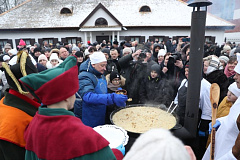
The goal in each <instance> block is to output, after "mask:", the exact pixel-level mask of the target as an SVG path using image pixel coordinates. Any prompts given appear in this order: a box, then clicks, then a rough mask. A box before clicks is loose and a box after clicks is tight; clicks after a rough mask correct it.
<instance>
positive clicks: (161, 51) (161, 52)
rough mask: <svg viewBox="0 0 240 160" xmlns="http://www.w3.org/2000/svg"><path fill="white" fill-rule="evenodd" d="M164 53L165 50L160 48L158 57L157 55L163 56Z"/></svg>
mask: <svg viewBox="0 0 240 160" xmlns="http://www.w3.org/2000/svg"><path fill="white" fill-rule="evenodd" d="M165 54H166V51H165V50H164V49H160V50H159V51H158V57H159V56H165Z"/></svg>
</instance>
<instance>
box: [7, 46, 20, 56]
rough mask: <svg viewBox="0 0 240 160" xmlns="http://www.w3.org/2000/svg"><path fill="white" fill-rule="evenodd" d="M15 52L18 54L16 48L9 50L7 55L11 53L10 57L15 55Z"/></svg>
mask: <svg viewBox="0 0 240 160" xmlns="http://www.w3.org/2000/svg"><path fill="white" fill-rule="evenodd" d="M17 52H18V51H17V49H16V48H13V49H10V50H9V51H8V53H11V54H12V55H16V54H17Z"/></svg>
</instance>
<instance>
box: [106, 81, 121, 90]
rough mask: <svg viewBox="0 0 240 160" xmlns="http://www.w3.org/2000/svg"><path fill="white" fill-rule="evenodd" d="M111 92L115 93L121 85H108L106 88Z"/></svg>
mask: <svg viewBox="0 0 240 160" xmlns="http://www.w3.org/2000/svg"><path fill="white" fill-rule="evenodd" d="M107 87H108V88H109V89H110V90H111V91H114V92H115V91H117V90H118V88H119V87H121V84H118V85H114V84H112V83H109V84H108V86H107Z"/></svg>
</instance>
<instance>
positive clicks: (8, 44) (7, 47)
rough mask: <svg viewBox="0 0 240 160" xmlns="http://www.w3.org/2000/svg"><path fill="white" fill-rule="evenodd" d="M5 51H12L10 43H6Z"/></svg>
mask: <svg viewBox="0 0 240 160" xmlns="http://www.w3.org/2000/svg"><path fill="white" fill-rule="evenodd" d="M4 49H12V47H11V44H10V43H6V44H5V46H4Z"/></svg>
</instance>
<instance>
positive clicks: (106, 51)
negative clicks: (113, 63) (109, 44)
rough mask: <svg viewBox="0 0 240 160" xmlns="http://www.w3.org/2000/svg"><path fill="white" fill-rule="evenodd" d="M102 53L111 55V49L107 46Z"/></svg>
mask: <svg viewBox="0 0 240 160" xmlns="http://www.w3.org/2000/svg"><path fill="white" fill-rule="evenodd" d="M102 53H107V54H108V55H109V56H110V50H109V49H107V48H103V49H102Z"/></svg>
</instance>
